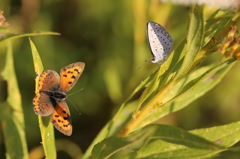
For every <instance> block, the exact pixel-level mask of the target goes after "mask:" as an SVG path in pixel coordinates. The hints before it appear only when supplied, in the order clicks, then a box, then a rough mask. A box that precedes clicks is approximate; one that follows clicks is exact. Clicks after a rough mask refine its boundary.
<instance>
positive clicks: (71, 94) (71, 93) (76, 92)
mask: <svg viewBox="0 0 240 159" xmlns="http://www.w3.org/2000/svg"><path fill="white" fill-rule="evenodd" d="M83 89H84V88H81V89H79V90H78V91H76V92H73V93H71V94H68V96H71V95H73V94H75V93H77V92H80V91H81V90H83Z"/></svg>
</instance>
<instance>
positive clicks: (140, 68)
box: [137, 59, 151, 70]
mask: <svg viewBox="0 0 240 159" xmlns="http://www.w3.org/2000/svg"><path fill="white" fill-rule="evenodd" d="M150 60H151V59H148V60H145V62H144V64H142V66H140V67H139V68H138V69H137V70H140V69H141V68H142V67H143V66H144V65H146V62H148V61H150Z"/></svg>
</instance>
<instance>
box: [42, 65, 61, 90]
mask: <svg viewBox="0 0 240 159" xmlns="http://www.w3.org/2000/svg"><path fill="white" fill-rule="evenodd" d="M59 86H60V77H59V75H58V73H57V72H56V71H53V70H46V71H44V72H43V73H42V74H41V76H40V78H39V81H38V90H39V91H54V90H57V89H58V88H59Z"/></svg>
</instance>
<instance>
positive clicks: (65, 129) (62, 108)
mask: <svg viewBox="0 0 240 159" xmlns="http://www.w3.org/2000/svg"><path fill="white" fill-rule="evenodd" d="M54 108H55V110H54V112H53V114H52V118H51V122H52V123H53V125H54V126H55V128H56V129H58V131H60V132H61V133H63V134H65V135H67V136H70V135H72V121H71V117H70V111H69V109H68V106H67V103H66V102H64V101H62V102H60V103H57V104H56V106H54Z"/></svg>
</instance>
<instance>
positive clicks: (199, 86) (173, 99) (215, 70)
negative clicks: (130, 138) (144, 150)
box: [136, 59, 235, 129]
mask: <svg viewBox="0 0 240 159" xmlns="http://www.w3.org/2000/svg"><path fill="white" fill-rule="evenodd" d="M234 61H235V60H234V59H230V60H228V61H226V62H223V63H221V64H217V65H210V66H206V67H203V68H201V69H198V70H196V71H195V72H193V73H192V74H190V75H189V76H187V77H185V78H183V79H182V80H181V81H179V83H178V84H177V85H175V86H174V87H173V88H172V90H171V92H170V93H169V94H167V95H166V96H165V97H164V99H162V101H165V102H164V103H165V105H164V106H163V107H156V109H155V110H152V113H151V115H149V116H148V117H147V118H145V119H144V120H143V121H142V122H141V123H140V124H139V125H138V127H137V128H136V129H139V128H141V127H144V126H145V125H147V124H150V123H152V122H154V121H156V120H158V119H159V118H161V117H164V116H165V115H168V114H169V113H172V112H175V111H178V110H180V109H183V108H184V107H186V106H188V105H189V104H190V103H191V102H193V101H194V100H196V99H198V98H199V97H201V96H202V95H204V94H205V93H206V92H208V91H209V90H211V89H212V88H213V87H214V86H216V85H217V84H218V83H220V82H221V80H222V78H223V77H224V76H225V75H226V73H227V72H228V71H229V69H230V68H231V67H232V66H233V65H234V64H235V62H234Z"/></svg>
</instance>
